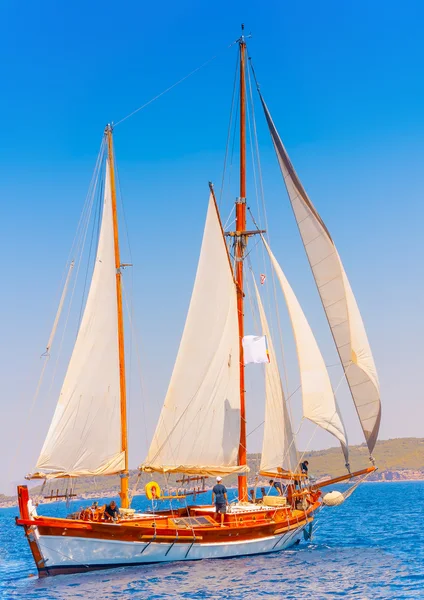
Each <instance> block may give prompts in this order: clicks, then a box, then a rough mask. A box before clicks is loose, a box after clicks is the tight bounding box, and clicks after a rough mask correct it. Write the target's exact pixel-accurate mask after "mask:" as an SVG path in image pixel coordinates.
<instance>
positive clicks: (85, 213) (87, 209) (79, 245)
mask: <svg viewBox="0 0 424 600" xmlns="http://www.w3.org/2000/svg"><path fill="white" fill-rule="evenodd" d="M103 152H104V138H103V139H102V143H101V145H100V150H99V154H98V156H97V161H96V165H95V168H94V172H93V175H92V177H91V181H90V185H89V189H88V192H87V196H86V198H85V202H84V206H83V209H82V213H81V216H80V219H79V222H78V227H77V232H76V234H75V236H74V239H73V241H72V246H71V253H70V255H69V258H68V261H67V264H69V267H68V268H67V276H66V279H65V284H64V288H63V291H62V295H61V298H60V301H59V307H58V310H57V312H56V316H55V320H54V322H53V327H52V331H51V333H50V337H49V340H48V342H47V347H46V348H47V352H46V353H44V355H43V356H44V357H45V360H44V361H43V366H42V368H41V372H40V376H39V378H38V382H37V386H36V389H35V392H34V395H33V397H32V399H31V404H30V407H29V410H28V411H26V417H25V420H24V422H23V424H22V427H21V429H20V435H19V437H18V441H17V444H16V447H15V448H16V449H15V451H14V453H13V454H12V456H11V458H10V462H9V469H8V477H9V478H10V477H11V473H12V470H14V468H15V465H16V461H17V460H18V457H19V456H20V452H21V448H22V442H23V440H24V437H25V435H26V432H27V428H28V424H29V422H30V420H31V418H32V414H33V412H34V408H35V405H36V402H37V400H38V396H39V393H40V389H41V386H42V383H43V381H44V375H45V371H46V368H47V365H48V363H49V358H50V349H51V346H52V344H53V339H54V336H55V333H56V329H57V326H58V323H59V317H60V315H61V312H62V308H63V303H64V301H65V295H66V293H67V288H68V284H69V281H70V274H71V272H72V271H73V270H74V266H73V263H74V262H75V261H76V262H78V266H77V269H76V271H77V273H76V276H75V278H74V285H73V289H72V293H71V299H70V303H69V308H68V313H67V317H66V321H65V327H64V332H63V334H62V338H61V342H60V345H59V352H58V357H57V359H56V363H55V367H54V373H53V381H54V376H55V373H56V369H57V365H58V361H59V357H60V352H61V348H62V344H63V338H64V334H65V330H66V325H67V323H68V319H69V313H70V307H71V304H72V298H73V295H74V292H75V286H76V281H77V278H78V272H79V268H80V261H79V259H80V257H81V256H82V252H83V250H84V244H85V239H86V235H87V230H88V223H89V220H90V215H91V209H92V204H93V198H94V191H95V188H96V185H97V180H98V174H99V169H100V165H101V160H102V157H103ZM72 252H75V255H76V257H77V259H73V260H72V261H71V263H69V259H70V257H71V256H72ZM71 267H72V268H71ZM65 272H66V271H65ZM62 280H63V278H62ZM53 381H52V384H51V386H50V389H49V392H48V393H50V391H51V389H52V386H53Z"/></svg>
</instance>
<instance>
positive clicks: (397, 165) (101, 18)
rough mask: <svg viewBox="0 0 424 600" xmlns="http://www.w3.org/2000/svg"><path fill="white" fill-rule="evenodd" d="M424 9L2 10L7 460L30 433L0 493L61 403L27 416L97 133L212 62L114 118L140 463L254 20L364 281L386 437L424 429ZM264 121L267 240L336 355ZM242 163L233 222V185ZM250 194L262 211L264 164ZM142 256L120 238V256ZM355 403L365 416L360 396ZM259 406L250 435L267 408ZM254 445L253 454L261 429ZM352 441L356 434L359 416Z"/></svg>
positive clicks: (264, 68)
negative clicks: (134, 344) (240, 40)
mask: <svg viewBox="0 0 424 600" xmlns="http://www.w3.org/2000/svg"><path fill="white" fill-rule="evenodd" d="M423 18H424V5H423V4H422V3H421V2H419V1H418V0H417V1H413V0H410V1H409V2H407V3H404V4H403V5H402V8H401V9H399V4H398V3H397V2H394V1H384V2H383V1H375V2H372V3H370V2H367V1H365V0H362V1H357V2H355V3H341V2H337V1H324V2H320V3H317V2H313V1H312V0H306V1H304V2H297V3H295V2H286V1H285V0H283V1H281V0H280V1H270V2H267V3H266V8H265V4H264V3H259V2H249V1H245V2H238V1H236V2H232V3H228V2H222V1H221V0H218V1H216V2H214V3H213V4H211V3H200V2H194V1H186V2H184V1H183V2H179V3H174V2H164V3H162V4H160V5H159V4H149V5H147V4H145V3H139V2H135V1H132V0H131V1H128V2H125V3H121V4H116V3H115V2H110V1H104V2H97V1H94V2H91V3H83V2H80V1H79V0H76V1H75V2H72V3H68V4H58V3H56V2H52V1H48V0H45V1H44V2H32V3H30V4H27V5H25V7H22V5H19V4H18V3H16V2H13V1H11V0H9V1H5V2H3V3H2V5H1V8H0V19H1V23H2V32H1V36H0V49H1V55H2V61H1V64H0V86H1V87H0V114H1V116H2V118H1V122H2V126H1V135H0V195H1V199H2V202H1V207H2V219H1V235H0V251H1V255H2V257H3V278H2V280H3V285H2V294H1V296H0V315H1V316H0V324H1V337H2V345H1V349H0V353H1V361H0V381H1V384H2V385H1V389H2V394H1V396H0V408H1V411H2V415H3V418H2V421H1V426H0V429H1V435H0V452H1V453H2V456H6V457H9V456H11V457H12V456H14V455H15V453H16V445H17V437H18V434H17V432H18V431H20V430H22V428H23V430H24V442H23V444H22V447H21V449H20V451H19V455H18V457H17V459H16V460H15V461H14V463H13V468H12V471H11V470H10V467H9V464H2V465H1V466H0V491H2V490H6V489H9V487H8V484H9V481H10V480H13V481H14V482H15V481H17V480H18V479H19V478H20V477H21V475H23V474H24V473H25V472H27V471H28V470H30V469H31V468H32V466H33V464H34V462H35V460H36V457H37V456H38V451H39V449H40V444H41V443H42V440H43V436H44V434H45V431H46V429H47V427H48V423H49V420H50V417H51V414H52V411H53V407H54V404H55V398H52V397H49V398H47V397H42V398H40V400H39V403H38V404H37V407H36V409H35V411H34V413H32V414H31V418H30V419H29V423H27V422H26V415H27V414H28V411H29V406H30V404H31V397H32V394H33V392H34V389H35V386H36V382H37V377H38V372H39V369H40V359H39V356H40V354H41V352H42V350H43V347H44V346H45V343H46V340H47V337H48V334H49V331H50V326H51V323H52V320H53V318H54V314H55V309H56V305H57V301H58V288H59V284H60V278H61V275H62V272H63V268H64V265H65V261H66V258H67V255H68V252H69V249H70V246H71V243H72V240H73V236H74V233H75V230H76V226H77V222H78V219H79V215H80V211H81V209H82V205H83V202H84V198H85V194H86V191H87V188H88V184H89V181H90V177H91V173H92V171H93V168H94V163H95V160H96V155H97V152H98V148H99V145H100V141H101V136H102V132H103V128H104V126H105V124H106V123H107V122H109V121H115V122H116V121H119V120H120V119H121V118H122V117H124V116H125V115H126V114H128V113H129V112H131V111H132V110H133V109H134V108H136V107H137V106H140V105H141V104H143V103H144V102H146V101H147V100H149V99H150V98H151V97H153V96H155V95H156V94H157V93H159V92H161V91H162V90H163V89H165V88H166V87H168V86H169V85H171V84H172V83H174V82H175V81H177V80H178V79H179V78H181V77H183V76H184V75H186V74H187V73H189V72H190V71H191V70H192V69H194V68H195V67H197V66H199V65H200V64H202V63H203V62H204V61H206V60H207V59H209V58H211V57H212V56H215V55H217V58H216V59H215V60H214V61H212V62H211V63H210V64H209V65H208V66H207V67H205V68H204V69H202V70H201V71H199V72H198V73H196V74H195V75H193V76H192V77H191V78H189V79H188V80H186V81H185V82H184V83H182V84H181V85H179V86H178V87H176V88H175V89H173V90H172V91H171V92H169V93H168V94H166V95H165V96H163V97H162V98H160V99H159V100H157V101H156V102H155V103H153V104H152V105H150V106H149V107H148V108H146V109H145V110H143V111H141V112H140V113H138V114H137V115H136V116H134V117H132V118H131V119H129V120H128V121H126V122H125V123H122V124H121V125H119V126H118V127H117V128H116V130H115V144H116V157H117V161H118V167H119V175H120V182H121V192H122V197H123V200H124V205H125V212H126V216H127V220H128V230H129V238H130V243H131V261H132V262H133V263H134V268H133V270H132V273H131V274H127V275H126V277H127V278H128V283H127V285H128V286H129V287H130V284H131V282H133V289H134V293H133V305H134V310H135V313H136V318H137V328H138V331H139V344H140V346H141V348H142V356H143V383H144V396H143V398H144V400H145V403H146V404H145V405H144V406H145V407H146V406H147V405H149V407H150V408H142V406H141V405H142V403H141V402H140V392H139V391H137V385H136V383H137V381H138V375H136V374H135V375H134V376H133V379H134V385H133V386H132V388H133V389H132V390H131V394H130V396H131V398H130V403H131V406H130V420H131V430H130V434H131V449H132V456H133V458H132V459H131V461H130V463H131V466H135V465H136V464H137V462H138V461H139V460H140V459H142V458H143V456H141V455H142V454H143V453H144V451H145V448H146V438H148V437H149V435H151V433H152V428H153V426H154V419H155V416H156V414H157V410H158V406H159V405H160V403H161V401H162V398H163V395H164V393H165V391H166V387H167V383H168V380H169V376H170V373H171V370H172V365H173V361H174V358H175V353H176V350H177V348H178V343H179V337H180V335H181V331H182V328H183V325H184V318H185V312H186V310H187V306H188V302H189V298H190V293H191V285H192V282H193V279H194V274H195V269H196V262H197V257H198V250H199V245H200V241H201V235H202V229H203V221H204V216H205V210H206V202H207V196H208V188H207V182H208V181H209V180H213V181H214V182H215V183H216V184H217V186H218V187H219V183H220V181H221V174H222V165H223V158H224V151H225V142H226V135H227V127H228V118H229V109H230V103H231V89H232V81H233V76H234V66H235V60H236V48H235V47H233V48H230V49H228V48H227V47H228V46H229V44H230V43H231V42H232V41H234V40H235V39H236V38H237V37H238V35H239V31H240V23H241V22H245V23H246V31H247V32H250V31H252V34H253V37H252V39H251V40H250V41H249V45H250V52H251V54H252V56H253V59H254V64H255V67H256V71H257V74H258V78H259V80H260V83H261V89H262V92H263V94H264V96H265V99H266V101H267V103H268V105H269V108H270V110H271V112H272V115H273V118H274V121H275V123H276V125H277V127H278V129H279V132H280V135H281V136H282V138H283V141H284V143H285V145H286V147H287V149H288V152H289V153H290V156H291V158H292V161H293V163H294V165H295V167H296V169H297V171H298V173H299V175H300V177H301V179H302V181H303V183H304V185H305V188H306V189H307V191H308V193H309V194H310V196H311V199H312V201H313V202H314V203H315V205H316V207H317V208H318V210H319V211H320V213H321V215H322V217H323V218H324V220H325V221H326V223H327V225H328V227H329V229H330V231H331V232H332V235H333V238H334V239H335V241H336V244H337V246H338V249H339V253H340V254H341V257H342V259H343V261H344V264H345V268H346V271H347V273H348V275H349V277H350V279H351V283H352V286H353V289H354V291H355V293H356V296H357V299H358V303H359V306H360V308H361V311H362V314H363V317H364V321H365V323H366V326H367V330H368V332H369V337H370V342H371V345H372V348H373V351H374V355H375V359H376V363H377V367H378V369H379V373H380V379H381V385H382V397H383V407H384V413H383V415H384V416H383V422H382V428H381V437H383V438H389V437H399V436H422V435H423V433H424V431H423V426H422V423H423V422H424V409H423V406H424V403H423V402H422V400H423V395H422V389H421V385H420V371H421V369H422V364H421V363H422V359H423V353H422V344H421V339H422V337H423V335H424V326H423V317H422V296H423V291H424V290H423V267H422V256H423V238H422V225H421V223H422V220H423V217H424V210H423V203H422V198H423V191H424V183H423V168H422V164H423V159H424V109H423V106H424V81H423V78H422V64H423V60H424V45H423V42H422V27H421V24H422V22H423ZM256 116H257V121H258V136H259V142H260V144H261V160H262V165H263V174H264V186H265V196H266V202H267V211H268V218H269V230H270V236H271V241H272V245H273V248H274V251H275V253H276V254H277V256H278V258H279V260H280V262H281V264H282V266H283V268H284V269H285V271H286V273H287V276H288V277H289V279H290V281H291V283H292V285H293V287H294V289H295V291H296V293H297V295H298V297H299V299H300V301H301V303H302V305H303V307H304V310H305V313H306V314H307V316H308V319H309V320H310V322H311V325H312V326H313V328H314V331H315V333H316V336H317V339H318V341H319V343H320V345H321V347H322V350H323V352H324V354H325V355H326V360H327V362H328V364H332V363H334V362H335V355H334V350H333V348H332V346H331V339H330V337H329V332H328V327H327V324H326V322H325V320H324V318H323V315H322V311H321V307H320V305H319V301H318V297H317V294H316V291H315V288H314V284H313V281H312V278H311V275H310V273H309V271H308V266H307V261H306V258H305V255H304V251H303V248H302V246H301V243H300V241H299V236H298V233H297V229H296V226H295V222H294V219H293V216H292V214H291V212H290V207H289V202H288V199H287V197H286V195H285V191H284V188H283V184H282V181H281V177H280V174H279V170H278V165H277V162H276V159H275V157H274V155H273V150H272V146H271V142H270V140H269V136H268V133H267V131H266V127H265V123H264V119H263V117H262V115H261V113H260V110H259V106H258V105H256ZM236 158H237V154H235V155H234V162H235V161H236ZM235 168H236V167H235V164H234V165H233V171H234V174H233V176H232V184H231V185H229V186H227V187H226V193H225V194H224V198H223V203H222V213H223V218H224V220H225V218H226V216H227V215H228V213H229V212H230V210H231V203H232V202H233V200H234V197H235V195H236V193H237V190H236V188H235V186H234V183H235V181H236V178H237V177H236V171H235ZM248 197H249V199H251V201H252V206H255V205H256V200H254V189H253V185H252V178H251V176H250V178H249V189H248ZM125 252H126V253H127V255H126V254H125ZM129 254H130V252H129V249H128V247H127V246H126V245H125V244H124V249H123V260H125V262H131V261H130V260H129ZM290 343H291V342H290V341H288V352H289V353H290V350H291V349H292V347H291V346H290ZM131 361H132V363H131V364H132V365H133V366H134V361H135V359H134V357H132V359H131ZM289 363H290V364H291V361H290V359H289ZM292 367H293V369H294V371H295V365H294V364H293V365H292ZM62 368H64V365H62ZM249 376H250V375H249ZM296 377H297V374H296V372H295V373H294V376H293V378H294V380H296ZM337 377H338V376H337V374H336V375H335V384H337ZM342 395H343V394H342ZM343 403H344V404H346V411H347V415H348V416H349V415H350V416H352V417H353V415H352V413H351V412H349V411H351V407H349V404H348V398H347V396H346V397H345V398H344V400H343ZM152 406H153V408H151V407H152ZM145 410H146V411H150V412H149V414H148V415H146V414H145V413H144V412H143V411H145ZM249 411H250V413H249V425H250V424H251V429H253V428H254V427H255V426H256V425H257V424H259V423H260V421H261V414H260V409H258V408H257V407H255V406H253V407H250V408H249ZM146 419H147V422H146ZM248 429H249V426H248ZM308 437H309V436H308V435H306V437H305V438H304V439H301V442H303V443H306V440H307V439H308ZM251 439H252V446H251V449H252V450H259V447H260V445H259V437H257V436H256V437H255V436H252V438H251ZM351 441H352V442H353V443H358V442H360V441H362V439H361V436H360V432H359V429H358V428H356V429H355V425H354V426H353V434H352V436H351ZM325 445H332V440H331V439H328V438H326V437H320V436H319V435H318V436H317V437H316V438H315V439H314V442H313V444H312V446H315V447H322V446H325ZM6 462H7V461H6ZM2 463H4V461H2Z"/></svg>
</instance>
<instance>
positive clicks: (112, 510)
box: [104, 500, 120, 521]
mask: <svg viewBox="0 0 424 600" xmlns="http://www.w3.org/2000/svg"><path fill="white" fill-rule="evenodd" d="M119 515H120V512H119V508H118V507H117V505H116V502H115V500H112V502H111V503H110V504H106V507H105V512H104V517H105V521H117V520H118V517H119Z"/></svg>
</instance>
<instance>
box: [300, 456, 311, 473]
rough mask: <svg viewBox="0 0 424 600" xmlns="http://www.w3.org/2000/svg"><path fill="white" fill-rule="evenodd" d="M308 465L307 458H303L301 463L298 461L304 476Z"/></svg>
mask: <svg viewBox="0 0 424 600" xmlns="http://www.w3.org/2000/svg"><path fill="white" fill-rule="evenodd" d="M308 465H309V462H308V461H307V460H304V461H303V463H300V470H301V472H302V473H304V474H305V475H306V476H308Z"/></svg>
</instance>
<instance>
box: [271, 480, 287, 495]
mask: <svg viewBox="0 0 424 600" xmlns="http://www.w3.org/2000/svg"><path fill="white" fill-rule="evenodd" d="M268 483H269V485H270V486H271V487H274V488H275V489H276V490H277V492H278V495H279V496H282V495H283V488H282V485H281V483H280V482H279V481H274V480H273V479H270V480H269V482H268Z"/></svg>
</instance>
